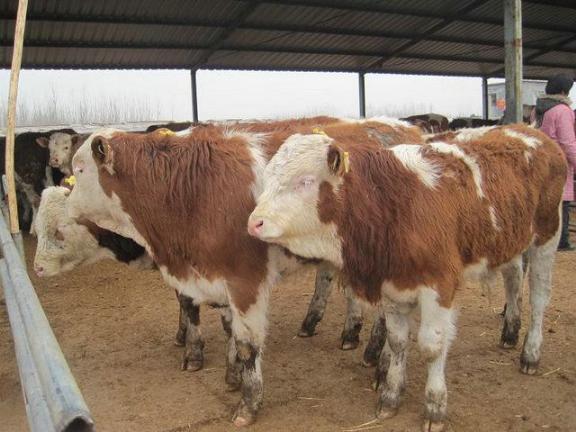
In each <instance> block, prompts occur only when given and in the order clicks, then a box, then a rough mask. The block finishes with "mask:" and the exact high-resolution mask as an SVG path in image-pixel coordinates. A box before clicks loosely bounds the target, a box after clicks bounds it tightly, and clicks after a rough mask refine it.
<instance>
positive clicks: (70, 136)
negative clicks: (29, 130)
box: [38, 132, 89, 176]
mask: <svg viewBox="0 0 576 432" xmlns="http://www.w3.org/2000/svg"><path fill="white" fill-rule="evenodd" d="M88 136H89V135H88V134H76V133H66V132H54V133H53V134H51V135H50V136H49V137H42V138H39V139H38V143H39V144H40V145H42V146H43V147H46V148H47V149H48V151H49V152H50V157H49V159H48V164H49V165H50V166H51V167H52V168H58V169H59V170H60V171H62V172H63V173H64V174H65V175H66V176H70V175H72V157H73V156H74V154H75V153H76V151H77V150H78V148H79V147H80V146H81V145H82V143H83V142H84V140H85V139H86V138H88Z"/></svg>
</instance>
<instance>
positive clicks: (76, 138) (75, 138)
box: [70, 135, 81, 145]
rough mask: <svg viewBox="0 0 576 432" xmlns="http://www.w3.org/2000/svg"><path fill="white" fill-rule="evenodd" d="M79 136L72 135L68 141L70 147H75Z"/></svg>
mask: <svg viewBox="0 0 576 432" xmlns="http://www.w3.org/2000/svg"><path fill="white" fill-rule="evenodd" d="M80 138H81V137H80V135H72V136H71V137H70V139H71V140H72V145H76V144H78V143H79V142H80Z"/></svg>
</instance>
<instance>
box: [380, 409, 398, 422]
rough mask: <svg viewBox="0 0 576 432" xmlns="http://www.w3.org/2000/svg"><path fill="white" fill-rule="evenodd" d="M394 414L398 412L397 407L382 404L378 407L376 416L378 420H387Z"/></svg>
mask: <svg viewBox="0 0 576 432" xmlns="http://www.w3.org/2000/svg"><path fill="white" fill-rule="evenodd" d="M396 414H398V408H396V407H387V406H383V407H380V408H379V409H378V412H377V413H376V417H378V419H379V420H387V419H389V418H392V417H394V416H395V415H396Z"/></svg>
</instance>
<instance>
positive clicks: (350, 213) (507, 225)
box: [248, 125, 566, 431]
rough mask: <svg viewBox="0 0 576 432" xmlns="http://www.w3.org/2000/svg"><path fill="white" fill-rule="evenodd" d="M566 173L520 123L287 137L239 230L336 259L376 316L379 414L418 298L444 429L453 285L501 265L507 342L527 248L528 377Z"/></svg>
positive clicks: (389, 410)
mask: <svg viewBox="0 0 576 432" xmlns="http://www.w3.org/2000/svg"><path fill="white" fill-rule="evenodd" d="M565 176H566V161H565V159H564V156H563V154H562V151H561V150H560V148H559V147H558V145H557V144H556V143H555V142H553V141H552V140H550V139H549V138H548V137H546V136H545V135H544V134H542V133H540V132H539V131H537V130H534V129H532V128H529V127H526V126H523V125H513V126H509V127H497V128H492V129H491V130H488V131H486V132H485V133H484V134H482V135H480V138H472V139H470V140H468V141H462V142H454V143H451V144H447V143H445V142H441V141H436V142H431V143H429V144H427V145H424V146H419V145H417V146H415V145H409V144H407V145H400V146H397V147H394V148H392V149H389V150H388V149H381V150H377V151H374V150H373V149H371V148H369V147H367V146H366V145H364V144H363V143H362V142H361V140H360V139H359V137H354V136H349V137H346V138H337V137H336V138H335V137H330V136H329V135H328V136H321V135H294V136H292V137H290V138H289V139H288V140H286V142H285V143H284V144H283V145H282V147H281V148H280V150H279V151H278V152H277V153H276V155H275V156H274V157H273V158H272V160H271V161H270V163H269V164H268V165H267V167H266V170H265V174H264V192H263V193H262V194H261V195H260V197H259V198H258V205H257V207H256V208H255V210H254V211H253V213H252V214H251V216H250V218H249V222H248V232H249V233H250V234H251V235H253V236H254V237H257V238H259V239H262V240H265V241H266V242H270V243H276V244H279V245H281V246H283V247H286V248H288V249H289V250H290V251H292V252H293V253H295V254H298V255H301V256H304V257H307V258H315V259H324V260H327V261H329V262H331V263H333V264H334V265H335V266H337V267H338V268H339V269H341V271H342V273H343V277H344V278H346V280H347V282H348V284H349V285H350V286H351V288H352V289H353V290H354V292H355V294H356V295H357V296H359V297H360V298H362V299H364V300H365V301H367V302H369V303H371V304H374V305H377V306H378V307H380V308H382V309H383V310H384V311H385V316H386V327H387V331H388V336H387V342H386V345H385V347H384V350H383V352H382V355H381V357H380V364H379V376H380V378H381V380H382V384H381V386H380V398H379V407H378V412H377V415H378V417H379V418H388V417H391V416H393V415H395V414H396V412H397V409H398V406H399V402H400V396H401V393H402V392H403V390H404V387H405V367H406V346H407V343H408V333H409V327H408V313H410V312H411V311H412V310H413V309H415V308H416V307H417V306H418V307H419V309H420V314H421V323H420V329H419V332H418V345H419V347H420V349H421V351H422V352H423V354H424V356H425V357H426V359H427V361H428V380H427V383H426V392H425V422H424V430H426V431H432V430H434V431H436V430H442V429H443V427H444V420H445V415H446V407H447V390H446V383H445V377H444V368H445V364H446V356H447V352H448V347H449V345H450V342H451V341H452V340H453V339H454V336H455V333H456V331H455V313H454V296H455V294H456V291H457V289H459V288H462V287H463V284H464V282H465V281H466V280H467V279H470V278H475V277H476V278H482V277H488V276H489V275H491V274H492V273H493V272H494V271H496V270H503V271H504V272H505V276H506V279H507V283H506V297H507V302H508V308H507V311H506V320H505V325H504V330H503V339H504V341H505V342H507V343H508V342H509V343H510V344H514V343H515V342H516V340H517V337H518V329H519V327H520V326H519V324H520V315H519V309H518V305H517V298H518V296H519V291H520V284H521V281H522V264H521V261H522V258H521V257H522V254H523V253H524V252H526V253H527V254H528V257H529V260H530V270H529V272H530V273H529V281H530V302H531V306H532V317H531V324H530V327H529V329H528V333H527V335H526V338H525V341H524V346H523V349H522V355H521V358H520V364H521V371H522V372H524V373H527V374H533V373H535V372H536V369H537V366H538V362H539V359H540V345H541V342H542V318H543V314H544V309H545V307H546V304H547V303H548V299H549V294H550V288H551V275H552V266H553V260H554V254H555V250H556V247H557V243H558V238H559V227H560V224H559V206H560V201H561V197H562V190H563V182H564V180H565ZM301 184H302V185H303V186H301V187H294V185H301ZM385 300H386V301H385Z"/></svg>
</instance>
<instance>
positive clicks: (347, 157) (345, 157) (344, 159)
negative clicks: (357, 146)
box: [342, 151, 350, 174]
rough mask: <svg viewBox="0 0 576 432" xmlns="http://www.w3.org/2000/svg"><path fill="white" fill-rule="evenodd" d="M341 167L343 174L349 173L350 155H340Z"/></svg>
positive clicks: (345, 153)
mask: <svg viewBox="0 0 576 432" xmlns="http://www.w3.org/2000/svg"><path fill="white" fill-rule="evenodd" d="M342 166H343V167H344V174H348V173H349V172H350V153H348V152H347V151H345V152H343V153H342Z"/></svg>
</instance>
